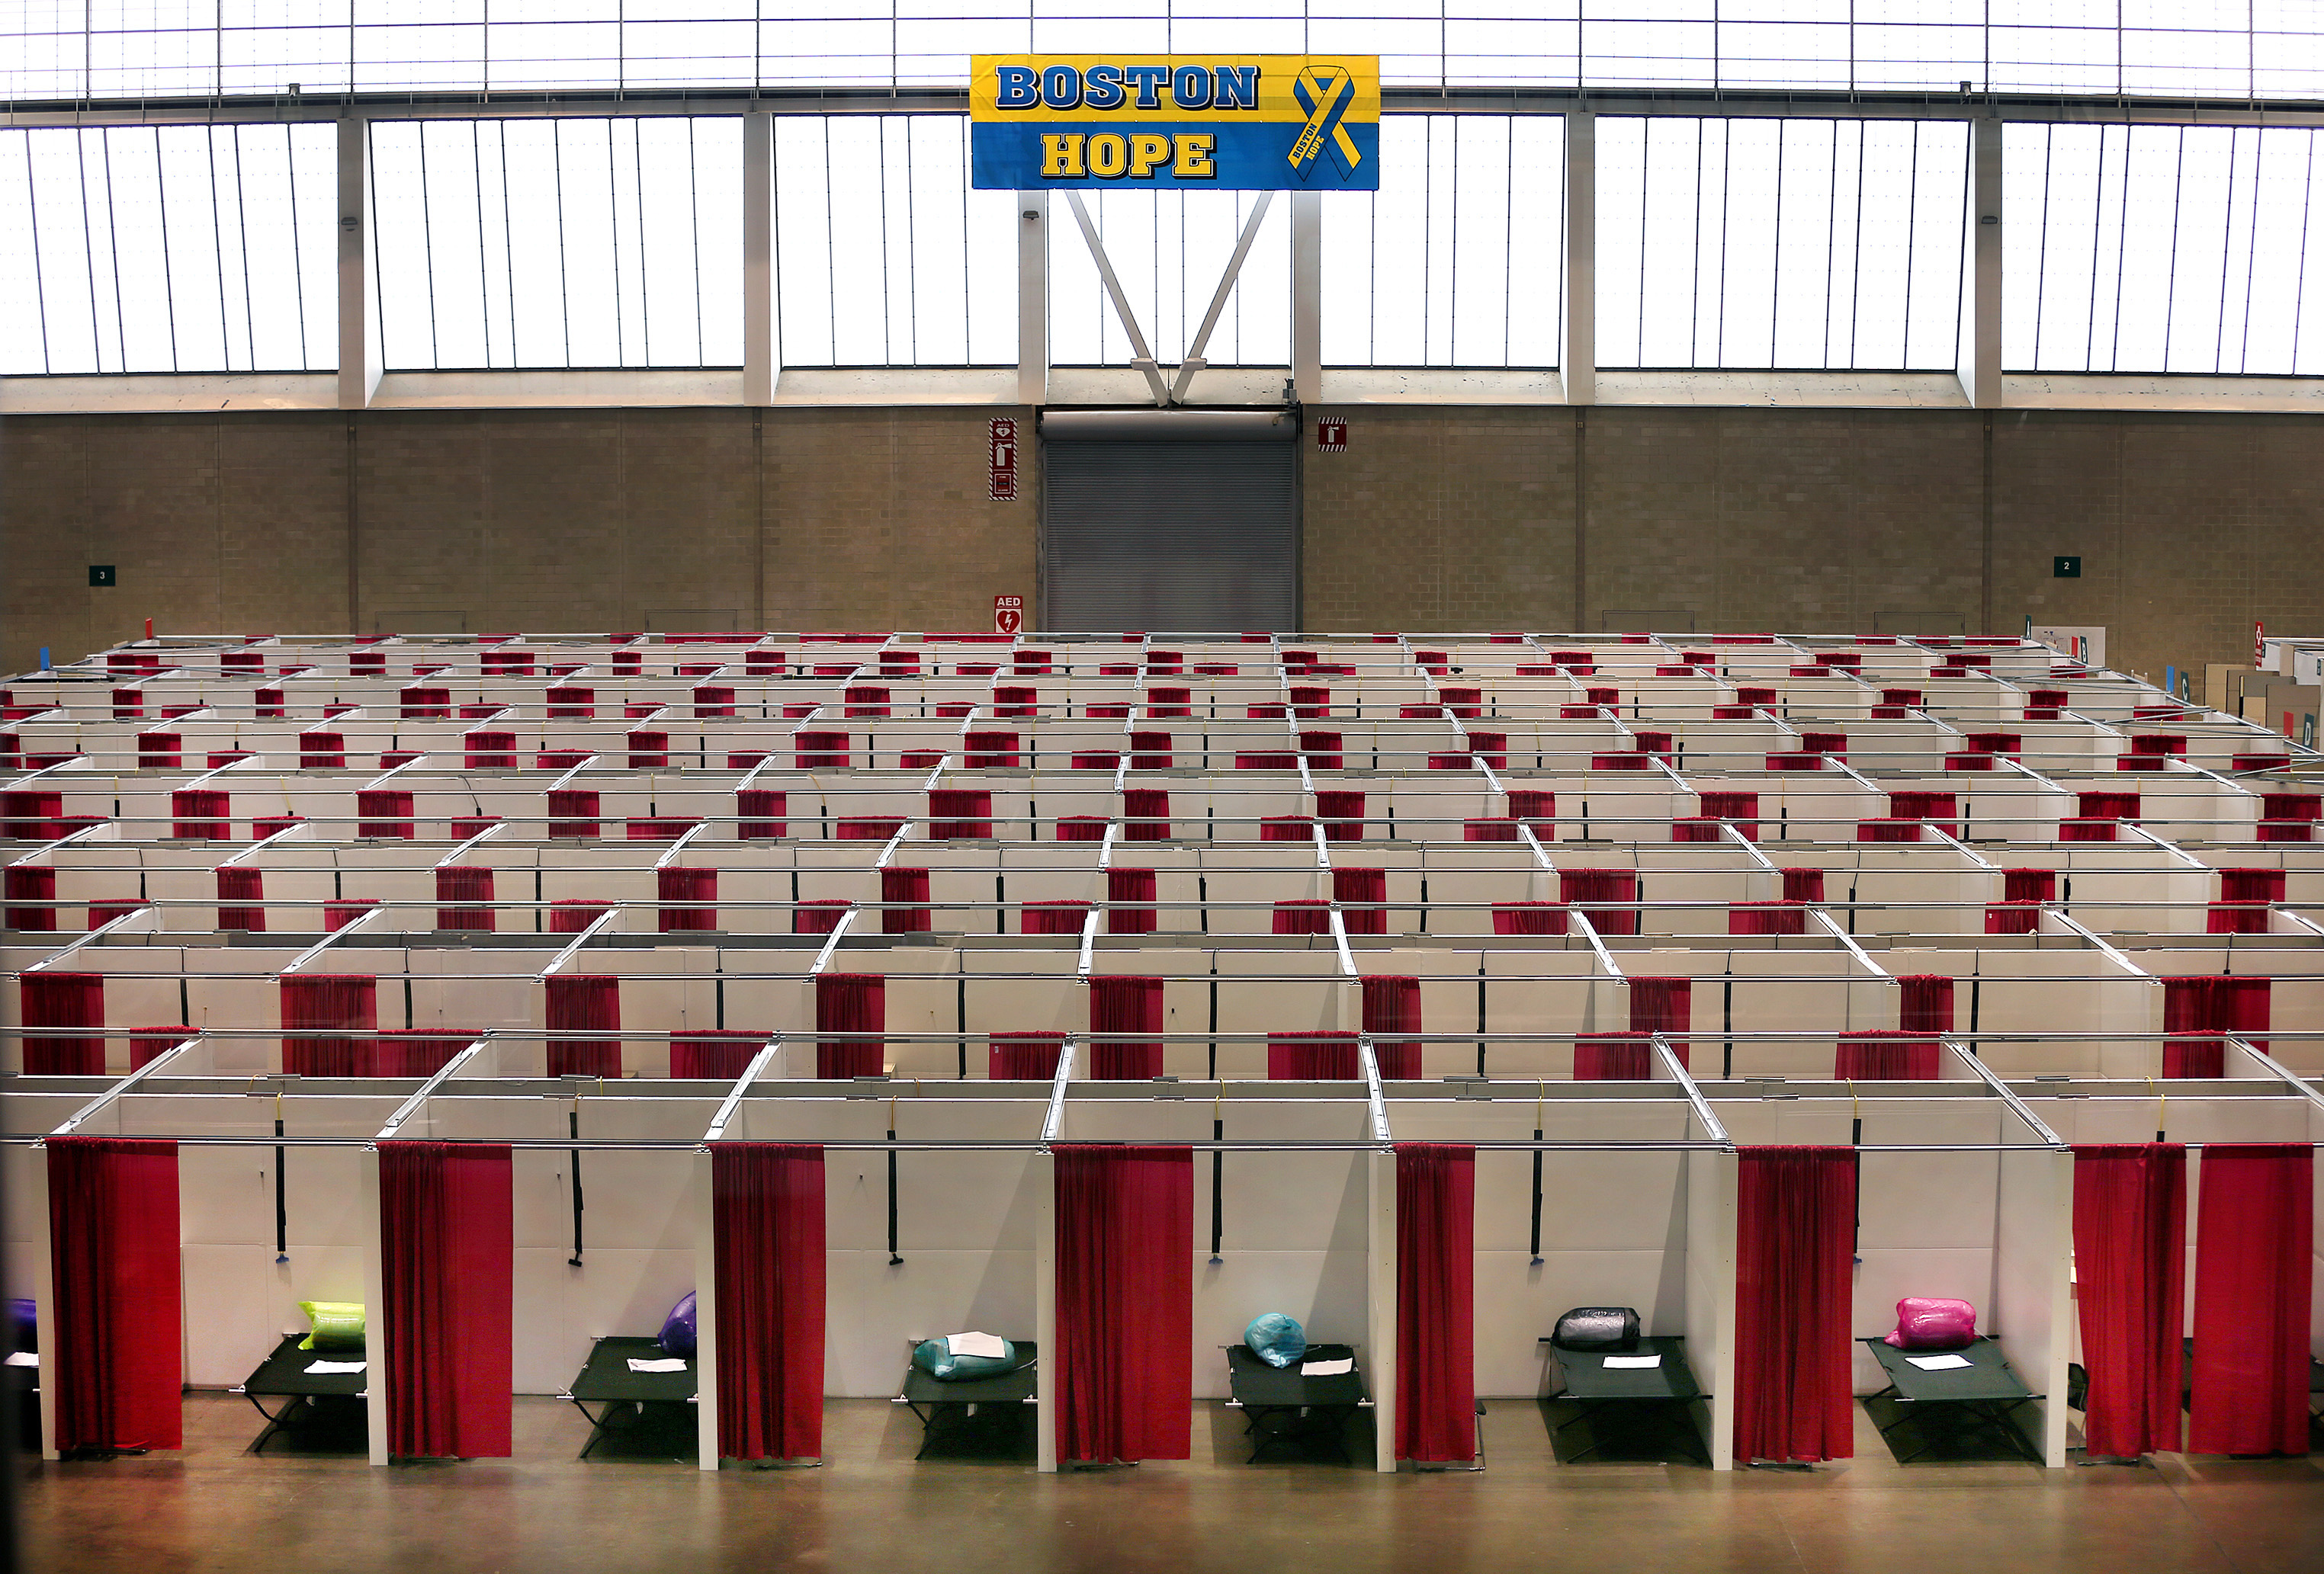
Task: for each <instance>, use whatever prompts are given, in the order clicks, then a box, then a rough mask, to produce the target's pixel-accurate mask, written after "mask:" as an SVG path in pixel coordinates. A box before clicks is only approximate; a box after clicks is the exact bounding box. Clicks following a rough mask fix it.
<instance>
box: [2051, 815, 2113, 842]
mask: <svg viewBox="0 0 2324 1574" xmlns="http://www.w3.org/2000/svg"><path fill="white" fill-rule="evenodd" d="M2117 834H2118V827H2117V826H2116V824H2115V823H2114V822H2113V821H2112V820H2061V821H2059V822H2058V840H2059V841H2061V842H2112V841H2114V840H2115V838H2116V835H2117Z"/></svg>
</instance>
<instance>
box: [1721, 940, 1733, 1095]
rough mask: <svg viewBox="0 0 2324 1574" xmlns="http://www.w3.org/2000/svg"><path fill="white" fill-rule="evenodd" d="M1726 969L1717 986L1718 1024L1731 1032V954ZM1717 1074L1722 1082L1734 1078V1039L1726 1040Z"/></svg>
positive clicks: (1724, 1030) (1730, 1080)
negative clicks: (1725, 1050)
mask: <svg viewBox="0 0 2324 1574" xmlns="http://www.w3.org/2000/svg"><path fill="white" fill-rule="evenodd" d="M1727 970H1728V977H1727V979H1726V980H1725V981H1724V982H1722V983H1721V984H1720V986H1719V997H1720V998H1719V1026H1720V1031H1722V1032H1726V1033H1732V1032H1734V1031H1735V978H1734V971H1735V959H1734V957H1733V956H1732V954H1730V955H1729V957H1728V959H1727ZM1719 1074H1720V1081H1722V1082H1733V1081H1734V1080H1735V1041H1734V1040H1733V1039H1732V1038H1729V1040H1728V1041H1727V1054H1726V1055H1725V1056H1724V1058H1722V1060H1721V1061H1720V1067H1719Z"/></svg>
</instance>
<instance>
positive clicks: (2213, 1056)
mask: <svg viewBox="0 0 2324 1574" xmlns="http://www.w3.org/2000/svg"><path fill="white" fill-rule="evenodd" d="M2271 983H2272V980H2268V979H2260V978H2249V977H2231V976H2228V975H2226V974H2222V973H2206V974H2202V975H2200V976H2198V977H2195V978H2167V979H2164V980H2163V1032H2165V1033H2166V1034H2168V1035H2170V1037H2169V1038H2168V1039H2167V1040H2166V1041H2165V1042H2164V1044H2163V1075H2164V1076H2166V1077H2217V1076H2221V1075H2224V1074H2225V1072H2226V1067H2227V1045H2226V1043H2225V1042H2224V1041H2223V1040H2222V1039H2220V1038H2218V1037H2215V1036H2212V1035H2216V1034H2222V1033H2233V1034H2236V1035H2237V1036H2241V1037H2245V1038H2247V1039H2250V1041H2251V1043H2252V1044H2253V1045H2254V1046H2255V1048H2258V1049H2260V1050H2263V1051H2264V1050H2265V1049H2266V1048H2267V1041H2266V1040H2265V1039H2264V1038H2256V1039H2255V1038H2251V1035H2253V1034H2254V1033H2264V1032H2265V1031H2266V1030H2267V1026H2268V1019H2269V1016H2270V1007H2271V1004H2272V1001H2271V997H2272V995H2273V990H2272V988H2271V987H2270V986H2271Z"/></svg>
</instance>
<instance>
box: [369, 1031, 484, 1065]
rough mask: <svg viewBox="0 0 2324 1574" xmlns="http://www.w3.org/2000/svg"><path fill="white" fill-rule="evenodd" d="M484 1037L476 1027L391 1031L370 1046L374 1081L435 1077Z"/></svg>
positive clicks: (370, 1060) (384, 1033) (375, 1039)
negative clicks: (393, 1078) (451, 1061)
mask: <svg viewBox="0 0 2324 1574" xmlns="http://www.w3.org/2000/svg"><path fill="white" fill-rule="evenodd" d="M482 1036H483V1035H481V1034H480V1033H478V1032H477V1031H476V1030H475V1028H473V1027H391V1028H388V1029H386V1030H385V1031H383V1033H381V1034H380V1036H378V1037H377V1038H374V1039H373V1040H372V1042H371V1045H370V1052H371V1053H370V1054H369V1056H368V1060H369V1070H368V1071H367V1072H365V1073H364V1074H365V1075H368V1076H374V1077H432V1076H434V1075H435V1074H436V1073H437V1072H440V1071H442V1070H443V1069H444V1067H445V1065H446V1064H447V1063H449V1062H450V1060H451V1058H452V1057H453V1056H454V1055H456V1054H459V1053H460V1052H461V1051H462V1050H464V1049H466V1048H467V1047H468V1045H472V1044H474V1043H475V1042H476V1040H477V1039H478V1038H480V1037H482Z"/></svg>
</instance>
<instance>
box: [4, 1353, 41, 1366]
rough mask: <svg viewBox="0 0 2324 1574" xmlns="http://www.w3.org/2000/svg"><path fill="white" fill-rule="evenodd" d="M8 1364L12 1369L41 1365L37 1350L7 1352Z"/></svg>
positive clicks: (39, 1354)
mask: <svg viewBox="0 0 2324 1574" xmlns="http://www.w3.org/2000/svg"><path fill="white" fill-rule="evenodd" d="M8 1364H9V1365H10V1366H12V1367H37V1366H39V1365H40V1364H41V1352H40V1351H38V1350H10V1351H9V1352H8Z"/></svg>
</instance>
